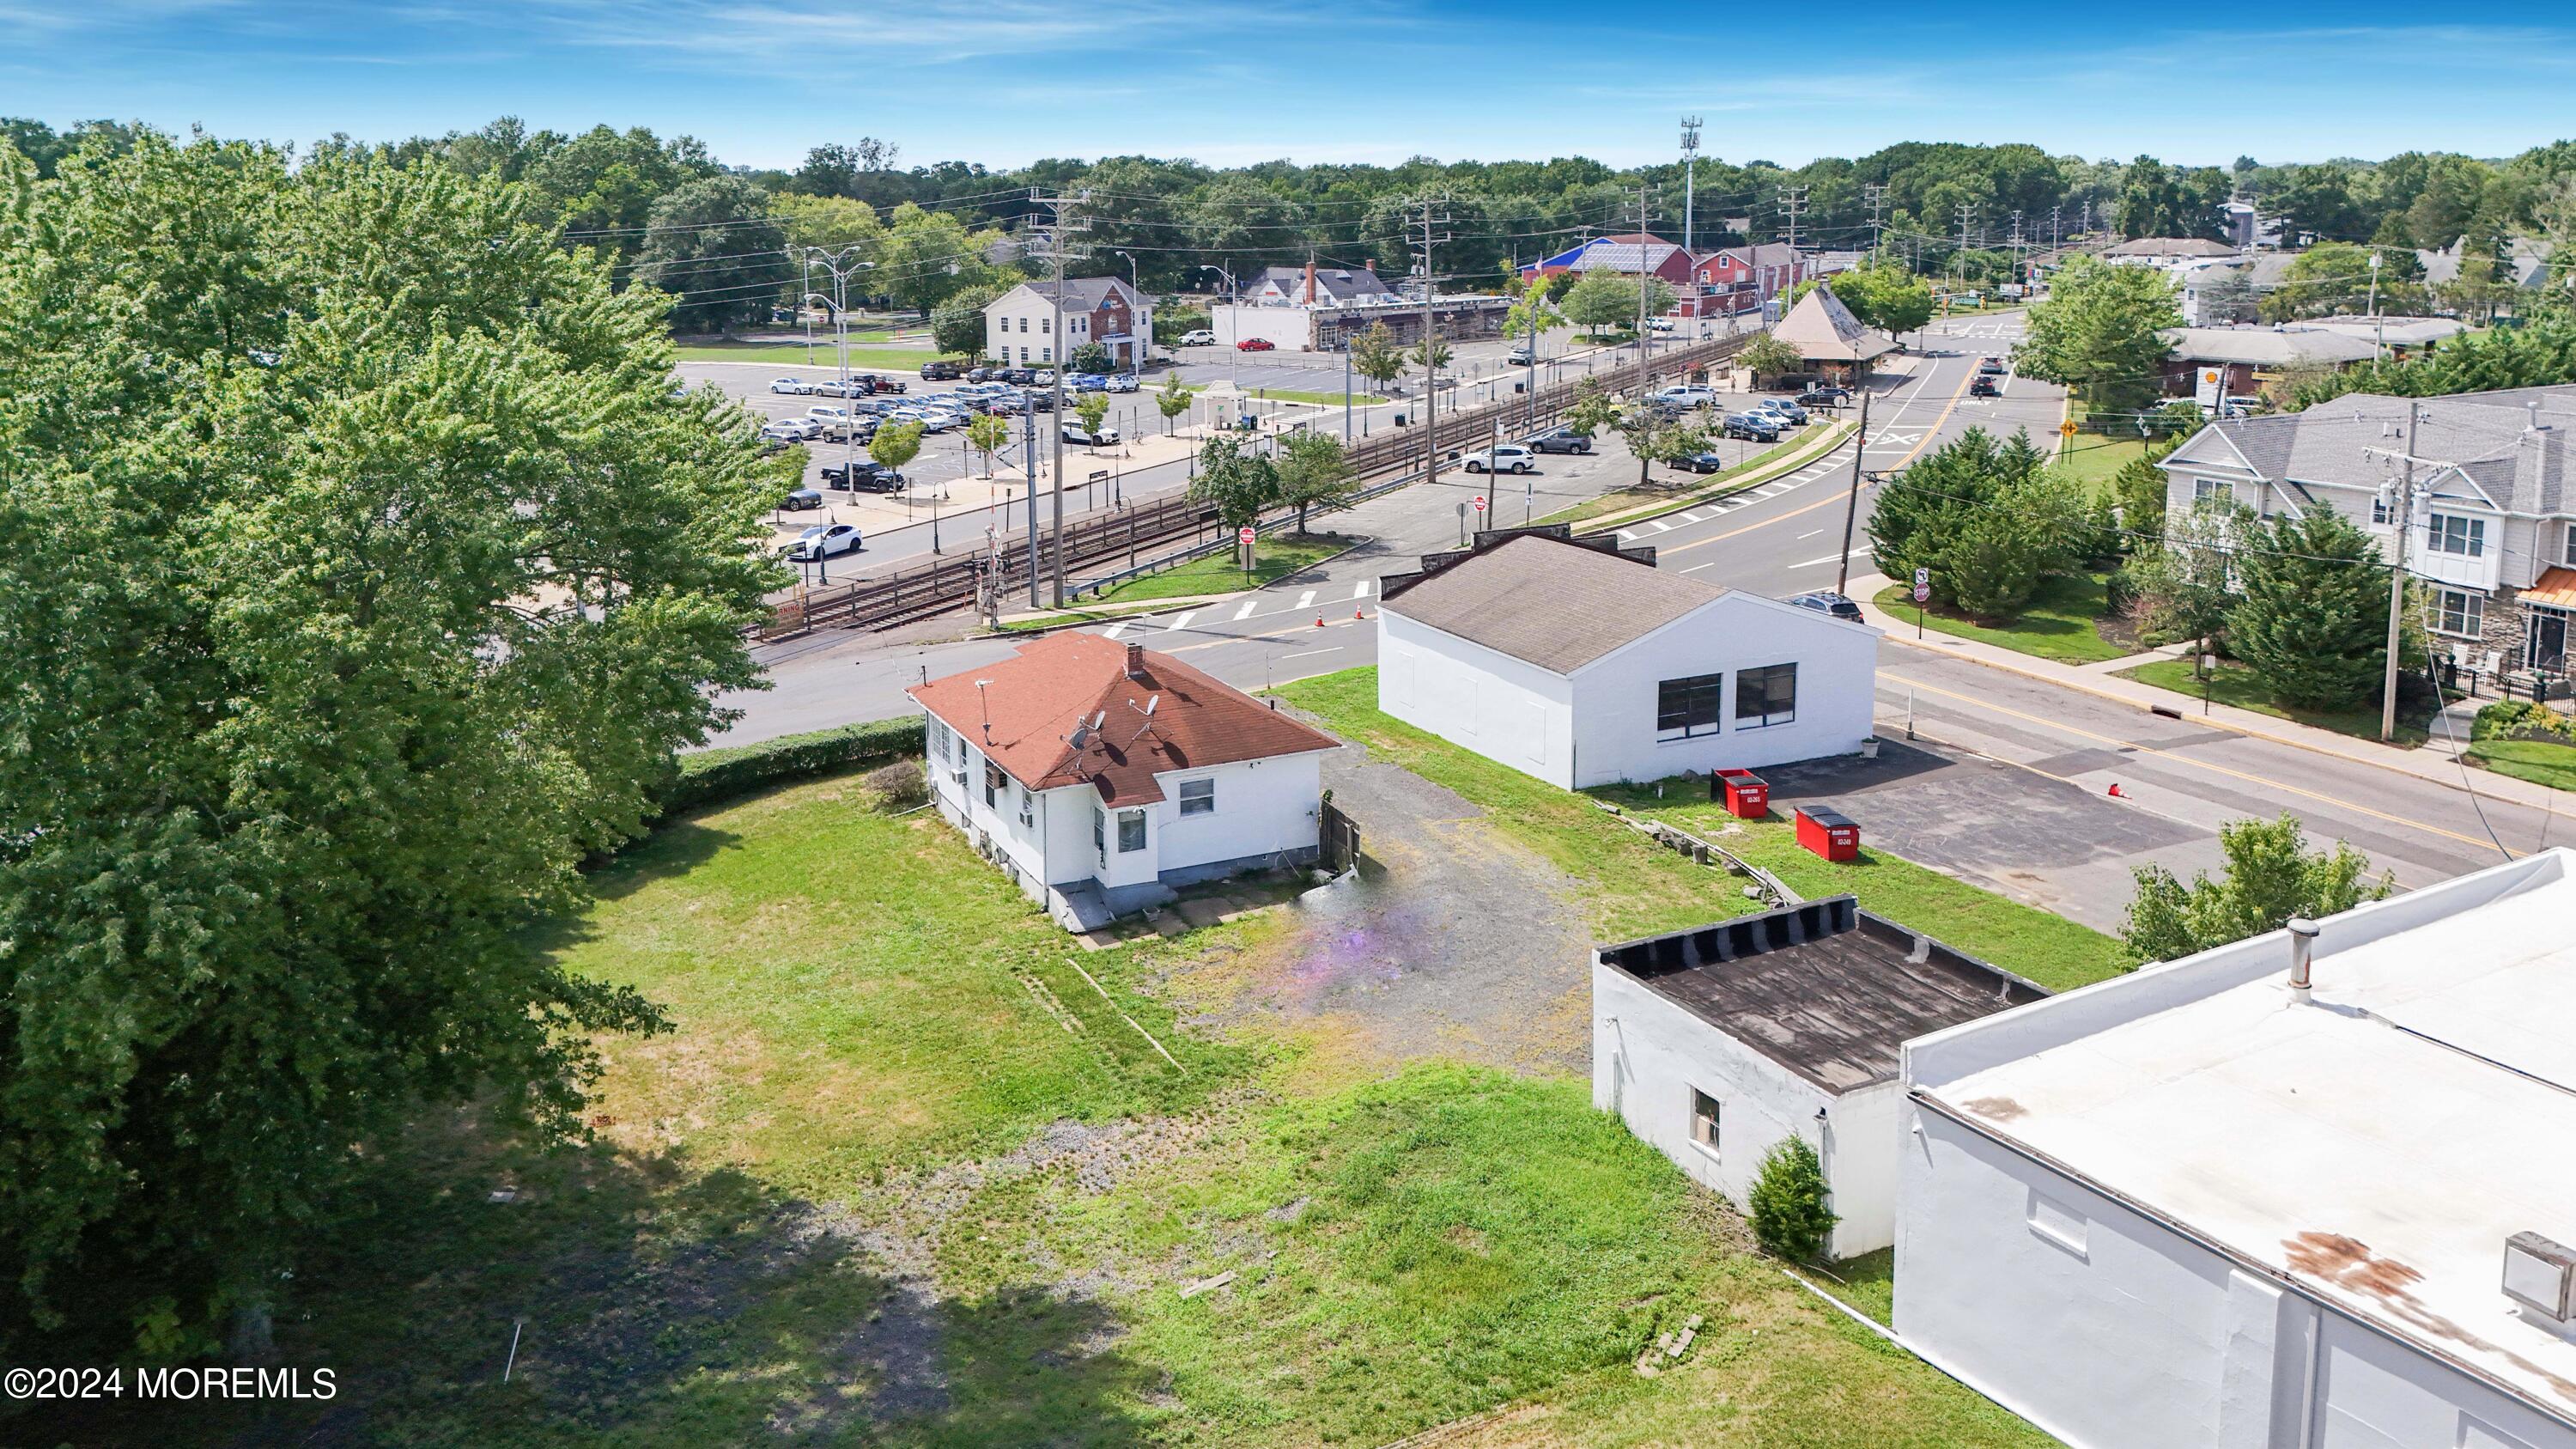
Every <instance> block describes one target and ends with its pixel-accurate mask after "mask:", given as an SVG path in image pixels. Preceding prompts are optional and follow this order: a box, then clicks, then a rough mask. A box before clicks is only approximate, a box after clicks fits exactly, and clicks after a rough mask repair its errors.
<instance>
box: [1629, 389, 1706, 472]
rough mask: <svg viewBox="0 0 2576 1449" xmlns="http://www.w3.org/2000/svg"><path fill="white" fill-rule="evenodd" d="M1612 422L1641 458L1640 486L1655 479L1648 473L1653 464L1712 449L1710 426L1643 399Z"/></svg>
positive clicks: (1639, 469) (1638, 457) (1630, 449)
mask: <svg viewBox="0 0 2576 1449" xmlns="http://www.w3.org/2000/svg"><path fill="white" fill-rule="evenodd" d="M1611 426H1612V427H1614V428H1617V429H1618V430H1619V435H1620V436H1621V437H1622V438H1624V439H1626V440H1627V443H1628V452H1629V454H1630V456H1632V457H1634V458H1635V459H1636V460H1637V486H1638V487H1639V488H1643V487H1645V486H1647V484H1648V483H1649V482H1650V481H1651V479H1650V478H1649V475H1648V468H1649V466H1650V465H1652V464H1655V463H1663V464H1667V465H1670V464H1674V463H1678V462H1680V461H1681V460H1682V459H1684V458H1687V457H1689V456H1691V455H1692V454H1693V453H1701V452H1706V451H1707V450H1708V429H1706V428H1704V427H1700V426H1697V425H1694V424H1692V423H1688V422H1684V421H1683V420H1681V419H1679V418H1676V417H1671V416H1668V415H1667V414H1666V412H1665V410H1664V409H1662V408H1659V407H1652V406H1649V405H1646V404H1643V403H1637V404H1631V405H1630V406H1628V407H1625V408H1622V409H1620V410H1619V411H1618V412H1617V414H1616V416H1615V417H1614V418H1613V419H1612V421H1611Z"/></svg>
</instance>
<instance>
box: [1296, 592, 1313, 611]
mask: <svg viewBox="0 0 2576 1449" xmlns="http://www.w3.org/2000/svg"><path fill="white" fill-rule="evenodd" d="M1314 602H1315V591H1314V590H1313V589H1308V590H1307V591H1306V592H1304V593H1302V594H1299V595H1298V596H1297V607H1298V608H1301V609H1303V608H1305V607H1307V606H1308V605H1310V604H1312V603H1314Z"/></svg>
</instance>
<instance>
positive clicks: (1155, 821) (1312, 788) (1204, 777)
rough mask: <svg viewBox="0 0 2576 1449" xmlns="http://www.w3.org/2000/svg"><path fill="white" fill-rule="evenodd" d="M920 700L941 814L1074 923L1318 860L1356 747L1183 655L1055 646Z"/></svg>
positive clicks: (921, 693)
mask: <svg viewBox="0 0 2576 1449" xmlns="http://www.w3.org/2000/svg"><path fill="white" fill-rule="evenodd" d="M906 693H908V694H910V695H911V696H912V698H913V699H914V700H915V701H916V702H918V703H919V704H920V705H921V707H922V709H923V710H924V711H926V712H927V713H928V714H929V716H930V720H929V726H928V739H927V749H928V753H929V757H930V782H931V799H932V801H933V803H935V804H936V805H937V806H938V807H939V813H940V814H941V815H942V816H944V817H946V818H947V820H948V822H949V823H950V824H952V825H955V826H956V827H957V828H958V829H959V830H961V831H964V832H965V833H966V835H967V837H968V838H969V839H970V840H972V841H973V842H974V844H975V848H976V849H977V850H978V851H980V852H982V854H983V855H984V856H985V858H986V859H988V860H991V861H992V862H993V863H994V864H995V865H997V866H999V867H1001V869H1002V871H1003V873H1004V874H1005V875H1007V876H1009V877H1010V879H1011V881H1012V883H1013V884H1015V885H1017V886H1018V887H1019V888H1020V889H1021V890H1022V891H1024V892H1026V893H1027V894H1028V895H1029V897H1030V898H1031V899H1033V900H1035V901H1037V902H1038V903H1040V904H1041V905H1044V906H1045V907H1046V908H1047V910H1048V912H1049V914H1051V915H1053V916H1054V917H1055V918H1056V919H1057V920H1058V921H1059V922H1061V923H1062V924H1064V925H1065V926H1066V927H1067V928H1069V929H1075V930H1090V929H1092V928H1094V927H1097V926H1099V925H1102V924H1105V923H1106V922H1108V921H1109V920H1111V919H1114V918H1115V917H1118V916H1121V915H1125V914H1127V913H1129V912H1131V911H1136V910H1140V909H1143V908H1144V907H1146V906H1151V905H1159V904H1161V903H1163V902H1165V901H1168V900H1170V899H1172V897H1173V894H1174V889H1175V888H1176V887H1178V886H1183V885H1189V884H1194V883H1196V882H1200V881H1207V880H1215V879H1218V878H1220V877H1223V876H1228V875H1237V874H1242V873H1244V872H1246V871H1251V870H1259V869H1264V868H1267V867H1270V866H1275V865H1297V864H1303V863H1305V862H1307V861H1311V860H1312V859H1314V857H1315V850H1316V841H1317V830H1318V823H1319V817H1320V813H1321V804H1322V798H1323V781H1322V758H1323V755H1324V753H1325V752H1326V751H1328V750H1334V749H1338V748H1340V741H1338V740H1335V739H1334V738H1333V737H1332V736H1331V735H1328V734H1325V733H1324V732H1323V731H1321V730H1318V729H1316V728H1314V727H1313V726H1311V725H1308V724H1305V723H1303V722H1301V721H1299V720H1296V719H1293V718H1291V717H1289V716H1287V715H1284V714H1281V713H1279V712H1278V711H1277V710H1275V709H1273V708H1271V707H1270V706H1267V705H1265V704H1263V703H1262V702H1261V701H1259V700H1256V699H1254V698H1252V697H1251V696H1250V695H1247V694H1245V693H1244V692H1242V691H1241V690H1239V689H1235V688H1234V687H1232V686H1230V685H1226V684H1221V683H1219V682H1217V681H1216V680H1214V679H1211V678H1209V677H1208V676H1207V675H1205V674H1202V673H1200V672H1199V671H1198V670H1195V669H1192V668H1191V667H1189V666H1188V665H1186V664H1183V663H1181V662H1180V661H1179V660H1177V659H1174V658H1172V657H1171V656H1170V655H1167V654H1158V653H1155V652H1153V651H1152V650H1149V649H1146V648H1145V647H1143V646H1142V645H1137V644H1126V645H1121V644H1119V643H1117V642H1116V641H1114V640H1109V639H1104V638H1101V637H1100V636H1099V635H1096V634H1085V633H1079V632H1073V633H1063V634H1051V635H1048V636H1046V637H1044V638H1041V639H1036V640H1032V641H1030V642H1029V643H1026V644H1023V645H1021V646H1020V649H1019V652H1018V653H1017V654H1015V655H1013V656H1012V657H1010V658H1008V659H1004V660H1000V661H997V662H995V663H992V664H987V665H984V666H983V667H981V668H977V669H969V670H966V671H965V672H963V673H960V674H951V675H947V676H944V677H942V678H939V679H933V680H930V681H928V682H927V683H924V684H919V685H915V686H914V687H913V688H911V689H910V690H907V691H906Z"/></svg>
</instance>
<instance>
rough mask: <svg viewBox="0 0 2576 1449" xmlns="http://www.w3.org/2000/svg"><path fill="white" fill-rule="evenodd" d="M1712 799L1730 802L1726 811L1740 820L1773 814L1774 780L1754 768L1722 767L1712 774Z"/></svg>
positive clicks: (1710, 786)
mask: <svg viewBox="0 0 2576 1449" xmlns="http://www.w3.org/2000/svg"><path fill="white" fill-rule="evenodd" d="M1708 793H1709V797H1710V798H1711V799H1722V800H1724V801H1725V802H1726V813H1727V814H1729V815H1732V816H1734V817H1736V818H1737V819H1739V820H1759V819H1761V818H1762V817H1763V816H1765V815H1768V814H1770V813H1771V782H1770V781H1768V780H1765V779H1763V778H1762V777H1761V776H1760V775H1757V774H1755V773H1753V772H1752V771H1751V770H1718V771H1716V772H1714V773H1712V774H1711V775H1710V776H1709V777H1708Z"/></svg>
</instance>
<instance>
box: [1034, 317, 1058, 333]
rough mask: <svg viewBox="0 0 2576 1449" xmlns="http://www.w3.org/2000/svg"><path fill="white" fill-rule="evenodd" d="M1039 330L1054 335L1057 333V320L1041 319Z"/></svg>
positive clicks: (1051, 318) (1050, 318) (1039, 320)
mask: <svg viewBox="0 0 2576 1449" xmlns="http://www.w3.org/2000/svg"><path fill="white" fill-rule="evenodd" d="M1038 330H1039V331H1040V332H1044V333H1048V334H1050V335H1052V334H1053V333H1054V331H1055V319H1054V318H1053V317H1040V318H1039V319H1038Z"/></svg>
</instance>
